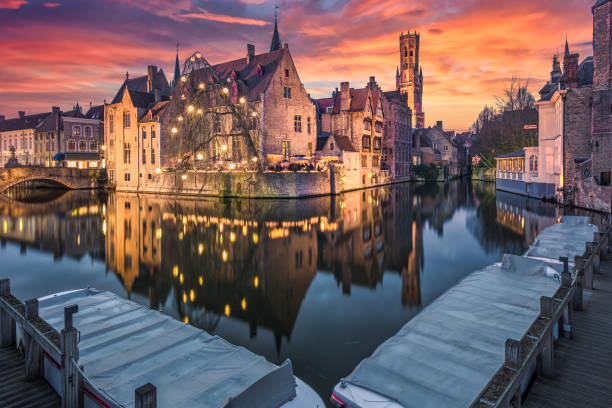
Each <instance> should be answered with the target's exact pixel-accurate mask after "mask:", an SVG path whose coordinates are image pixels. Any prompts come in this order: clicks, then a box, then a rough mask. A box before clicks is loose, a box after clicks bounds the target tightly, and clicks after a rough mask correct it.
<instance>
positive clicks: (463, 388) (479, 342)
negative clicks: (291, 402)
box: [345, 255, 562, 408]
mask: <svg viewBox="0 0 612 408" xmlns="http://www.w3.org/2000/svg"><path fill="white" fill-rule="evenodd" d="M553 268H554V269H555V271H556V272H560V271H561V270H562V265H559V264H556V265H551V264H547V263H545V262H543V261H538V260H534V259H529V258H524V257H519V256H515V255H504V257H503V260H502V262H501V263H498V264H495V265H491V266H487V267H485V268H483V269H481V270H478V271H475V272H473V273H472V274H470V275H469V276H467V277H466V278H465V279H463V280H462V281H461V282H460V283H458V284H457V285H456V286H454V287H453V288H451V289H449V290H448V291H447V292H446V293H444V294H443V295H442V296H440V297H439V298H438V299H437V300H435V301H434V302H433V303H432V304H430V305H429V306H427V307H426V308H425V309H424V310H423V311H421V313H419V314H418V315H417V316H416V317H414V318H413V319H412V320H410V321H409V322H408V323H407V324H406V325H404V327H402V328H401V329H400V331H399V332H398V333H397V334H396V335H395V336H393V337H391V338H390V339H389V340H387V341H386V342H384V343H383V344H382V345H380V346H379V347H378V348H377V349H376V351H375V352H374V353H373V354H372V355H371V356H370V357H368V358H366V359H364V360H362V361H361V362H360V363H359V365H358V366H357V367H356V368H355V370H353V372H352V373H351V374H350V375H349V376H348V378H346V380H345V381H346V382H348V383H350V384H354V385H356V386H359V387H362V388H365V389H368V390H371V391H374V392H376V393H377V394H380V395H383V396H385V397H387V398H391V399H392V400H395V401H397V402H398V403H400V404H401V405H403V406H404V407H406V408H411V407H415V408H416V407H418V408H426V407H436V408H437V407H467V406H469V405H470V404H471V403H472V402H473V400H474V399H475V398H476V397H477V396H478V395H479V393H480V392H481V391H482V389H483V388H484V387H485V386H486V385H487V383H488V382H489V380H490V379H491V377H492V376H493V374H495V372H496V371H497V369H499V367H500V366H501V365H502V364H503V362H504V352H505V350H504V344H505V341H506V339H508V338H513V339H521V338H522V337H523V335H524V334H525V333H526V331H527V330H528V329H529V327H530V326H531V324H532V323H533V321H534V320H535V319H536V318H537V317H538V315H539V312H540V297H541V296H552V295H553V294H554V293H555V292H556V291H557V289H558V288H559V281H558V279H556V278H553V277H551V276H553V275H557V274H556V273H555V271H552V270H551V269H553Z"/></svg>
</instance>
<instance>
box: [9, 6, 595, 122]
mask: <svg viewBox="0 0 612 408" xmlns="http://www.w3.org/2000/svg"><path fill="white" fill-rule="evenodd" d="M594 2H595V0H554V1H551V0H466V1H460V0H277V1H276V3H278V5H279V10H280V11H279V29H280V35H281V40H282V42H283V43H288V44H289V49H290V50H291V53H292V55H293V58H294V60H295V63H296V65H297V68H298V72H299V73H300V77H301V79H302V82H303V83H304V84H305V86H306V89H307V91H308V92H310V93H311V94H312V96H313V97H325V96H328V95H329V94H330V93H331V91H332V90H333V89H334V88H335V87H338V86H339V83H340V82H341V81H350V83H351V86H355V87H358V86H363V85H364V84H365V83H366V82H367V79H368V77H369V76H371V75H374V76H376V79H377V81H378V82H379V84H380V85H381V86H382V87H383V89H385V90H392V89H393V88H394V87H395V68H396V66H397V65H398V62H399V51H398V35H399V34H400V32H402V31H404V32H406V31H408V30H410V31H414V30H417V31H419V32H421V65H422V67H423V74H424V95H423V104H424V110H425V121H426V124H427V125H430V124H434V123H435V121H436V120H443V121H444V125H445V126H444V127H445V128H446V129H453V128H454V129H455V130H465V129H467V128H468V127H469V126H470V125H471V124H472V122H473V121H474V119H475V117H476V115H477V114H478V112H479V111H480V109H481V108H482V106H483V105H484V104H492V103H493V102H494V96H493V95H496V94H500V93H501V91H502V90H503V88H504V86H505V84H506V83H507V82H508V81H509V78H511V77H512V74H513V73H517V74H518V75H519V76H520V77H521V78H529V79H530V85H531V88H532V90H533V91H534V92H537V89H539V88H540V87H541V86H542V85H543V84H544V83H545V82H546V79H547V78H548V76H549V71H550V70H551V58H552V55H553V54H554V53H555V52H556V51H557V50H559V51H560V52H562V51H563V46H564V42H565V36H566V34H567V36H568V38H569V44H570V48H571V50H572V51H573V52H579V53H580V60H582V59H583V58H584V57H586V56H588V55H592V45H591V42H592V36H593V34H592V33H593V30H592V14H591V6H592V5H593V3H594ZM273 4H274V1H267V0H173V1H172V0H95V1H94V0H50V1H39V0H0V114H3V115H6V116H7V117H14V116H16V115H17V111H18V110H24V111H26V113H37V112H43V111H49V110H50V109H51V106H52V105H59V106H61V107H62V109H68V108H70V107H71V106H72V105H74V103H75V101H76V100H78V101H79V103H80V104H81V105H83V106H88V105H89V102H90V101H92V102H93V104H94V105H95V104H101V103H103V101H104V99H107V100H110V99H111V98H112V97H113V96H114V93H115V92H116V90H117V89H118V87H119V86H120V85H121V82H122V81H123V79H124V78H125V72H126V71H129V72H130V75H133V76H139V75H144V74H145V73H146V66H147V65H148V64H155V65H157V66H158V67H162V68H163V69H164V71H165V72H166V75H167V77H168V80H170V79H171V76H172V72H173V66H174V58H175V49H176V43H177V42H178V43H180V50H179V54H180V57H181V65H182V59H183V58H186V57H187V56H188V55H190V54H191V53H193V52H194V51H195V50H200V51H201V52H202V53H203V54H204V55H205V57H206V58H207V59H208V61H209V62H210V63H211V64H215V63H219V62H223V61H227V60H231V59H235V58H240V57H243V56H244V55H245V54H246V43H247V42H249V43H254V44H255V46H256V53H261V52H264V51H267V50H268V49H269V47H270V39H271V35H272V29H273V19H274V17H273Z"/></svg>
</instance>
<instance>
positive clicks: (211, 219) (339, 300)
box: [0, 180, 562, 400]
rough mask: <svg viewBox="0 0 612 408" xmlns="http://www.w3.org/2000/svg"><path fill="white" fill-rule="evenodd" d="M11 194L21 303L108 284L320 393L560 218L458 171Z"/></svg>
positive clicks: (4, 220)
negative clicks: (199, 187)
mask: <svg viewBox="0 0 612 408" xmlns="http://www.w3.org/2000/svg"><path fill="white" fill-rule="evenodd" d="M17 198H18V199H15V198H7V197H1V196H0V237H1V249H0V260H1V262H2V266H1V267H0V278H10V279H11V286H12V290H13V293H15V294H16V296H17V297H19V298H22V299H27V298H32V297H39V296H43V295H48V294H50V293H55V292H60V291H65V290H70V289H77V288H83V287H86V286H91V287H95V288H98V289H106V290H110V291H112V292H114V293H116V294H119V295H121V296H124V297H126V298H130V299H132V300H134V301H136V302H139V303H141V304H144V305H147V306H149V307H151V308H153V309H157V310H160V311H162V312H163V313H167V314H169V315H171V316H173V317H175V318H176V319H179V320H182V321H184V322H185V323H188V324H192V325H194V326H197V327H199V328H202V329H204V330H206V331H208V332H210V333H214V334H217V335H219V336H221V337H223V338H224V339H226V340H228V341H230V342H231V343H234V344H237V345H241V346H244V347H246V348H248V349H249V350H251V351H253V352H255V353H258V354H260V355H263V356H265V357H266V358H267V359H268V360H270V361H272V362H274V363H277V364H280V363H282V362H283V361H284V360H285V359H291V361H292V362H293V365H294V369H295V373H296V375H297V376H299V377H300V378H302V379H303V380H304V381H306V382H307V383H309V384H310V385H311V386H313V387H314V388H315V389H316V390H317V391H318V392H319V393H320V394H321V396H322V398H323V399H324V400H328V398H329V395H330V394H331V390H332V388H333V386H334V384H336V382H337V381H338V380H339V379H340V378H341V377H343V376H346V375H348V374H349V373H350V372H351V370H352V369H353V368H354V367H355V366H356V365H357V363H358V362H359V361H360V360H361V359H363V358H364V357H367V356H369V355H370V354H371V353H372V352H373V351H374V349H375V348H376V347H377V346H378V345H379V344H381V343H382V342H383V341H385V340H386V339H387V338H389V337H390V336H392V335H394V334H395V333H396V332H397V331H398V329H399V328H400V327H401V326H402V325H404V324H405V323H406V322H407V321H408V320H410V319H411V318H412V317H413V316H415V315H416V314H418V313H419V311H420V310H421V309H422V308H423V307H425V306H427V305H428V304H429V303H431V302H432V301H433V300H434V299H436V297H438V296H439V295H440V294H442V293H443V292H444V291H445V290H447V289H448V288H449V287H451V286H452V285H454V284H455V283H457V282H458V281H459V280H461V279H462V278H463V277H465V276H466V275H467V274H469V273H470V272H472V271H474V270H475V269H477V268H480V267H482V266H485V265H488V264H491V263H493V262H497V261H499V260H500V258H501V254H502V253H513V254H521V253H523V252H524V251H525V250H526V249H527V247H528V245H529V244H530V243H531V242H532V241H533V239H534V238H535V236H536V235H537V234H538V233H539V231H541V230H542V229H544V228H545V227H547V226H549V225H551V224H553V223H555V222H557V219H558V218H559V217H560V216H561V214H562V210H560V209H559V208H557V207H555V206H553V205H551V204H546V203H542V202H539V201H534V200H528V199H526V198H524V197H520V196H516V195H512V194H507V193H502V192H497V194H496V191H495V185H494V184H492V183H476V182H475V183H471V182H469V181H467V180H465V181H454V182H451V183H447V184H425V185H414V184H399V185H395V186H392V187H384V188H376V189H370V190H365V191H355V192H351V193H345V194H344V195H342V196H338V197H320V198H312V199H302V200H246V199H225V200H224V199H217V198H199V199H193V198H191V199H190V198H176V197H170V196H159V197H158V196H153V195H137V194H121V193H114V194H102V193H92V192H89V191H73V192H61V193H60V192H57V191H42V190H38V191H36V192H32V194H31V195H30V196H27V195H25V196H20V197H17Z"/></svg>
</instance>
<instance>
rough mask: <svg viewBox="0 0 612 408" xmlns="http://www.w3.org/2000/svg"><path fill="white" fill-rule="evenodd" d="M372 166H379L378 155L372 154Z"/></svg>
mask: <svg viewBox="0 0 612 408" xmlns="http://www.w3.org/2000/svg"><path fill="white" fill-rule="evenodd" d="M372 167H378V156H376V155H374V156H372Z"/></svg>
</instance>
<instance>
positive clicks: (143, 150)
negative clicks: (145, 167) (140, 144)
mask: <svg viewBox="0 0 612 408" xmlns="http://www.w3.org/2000/svg"><path fill="white" fill-rule="evenodd" d="M142 164H147V149H142Z"/></svg>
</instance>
